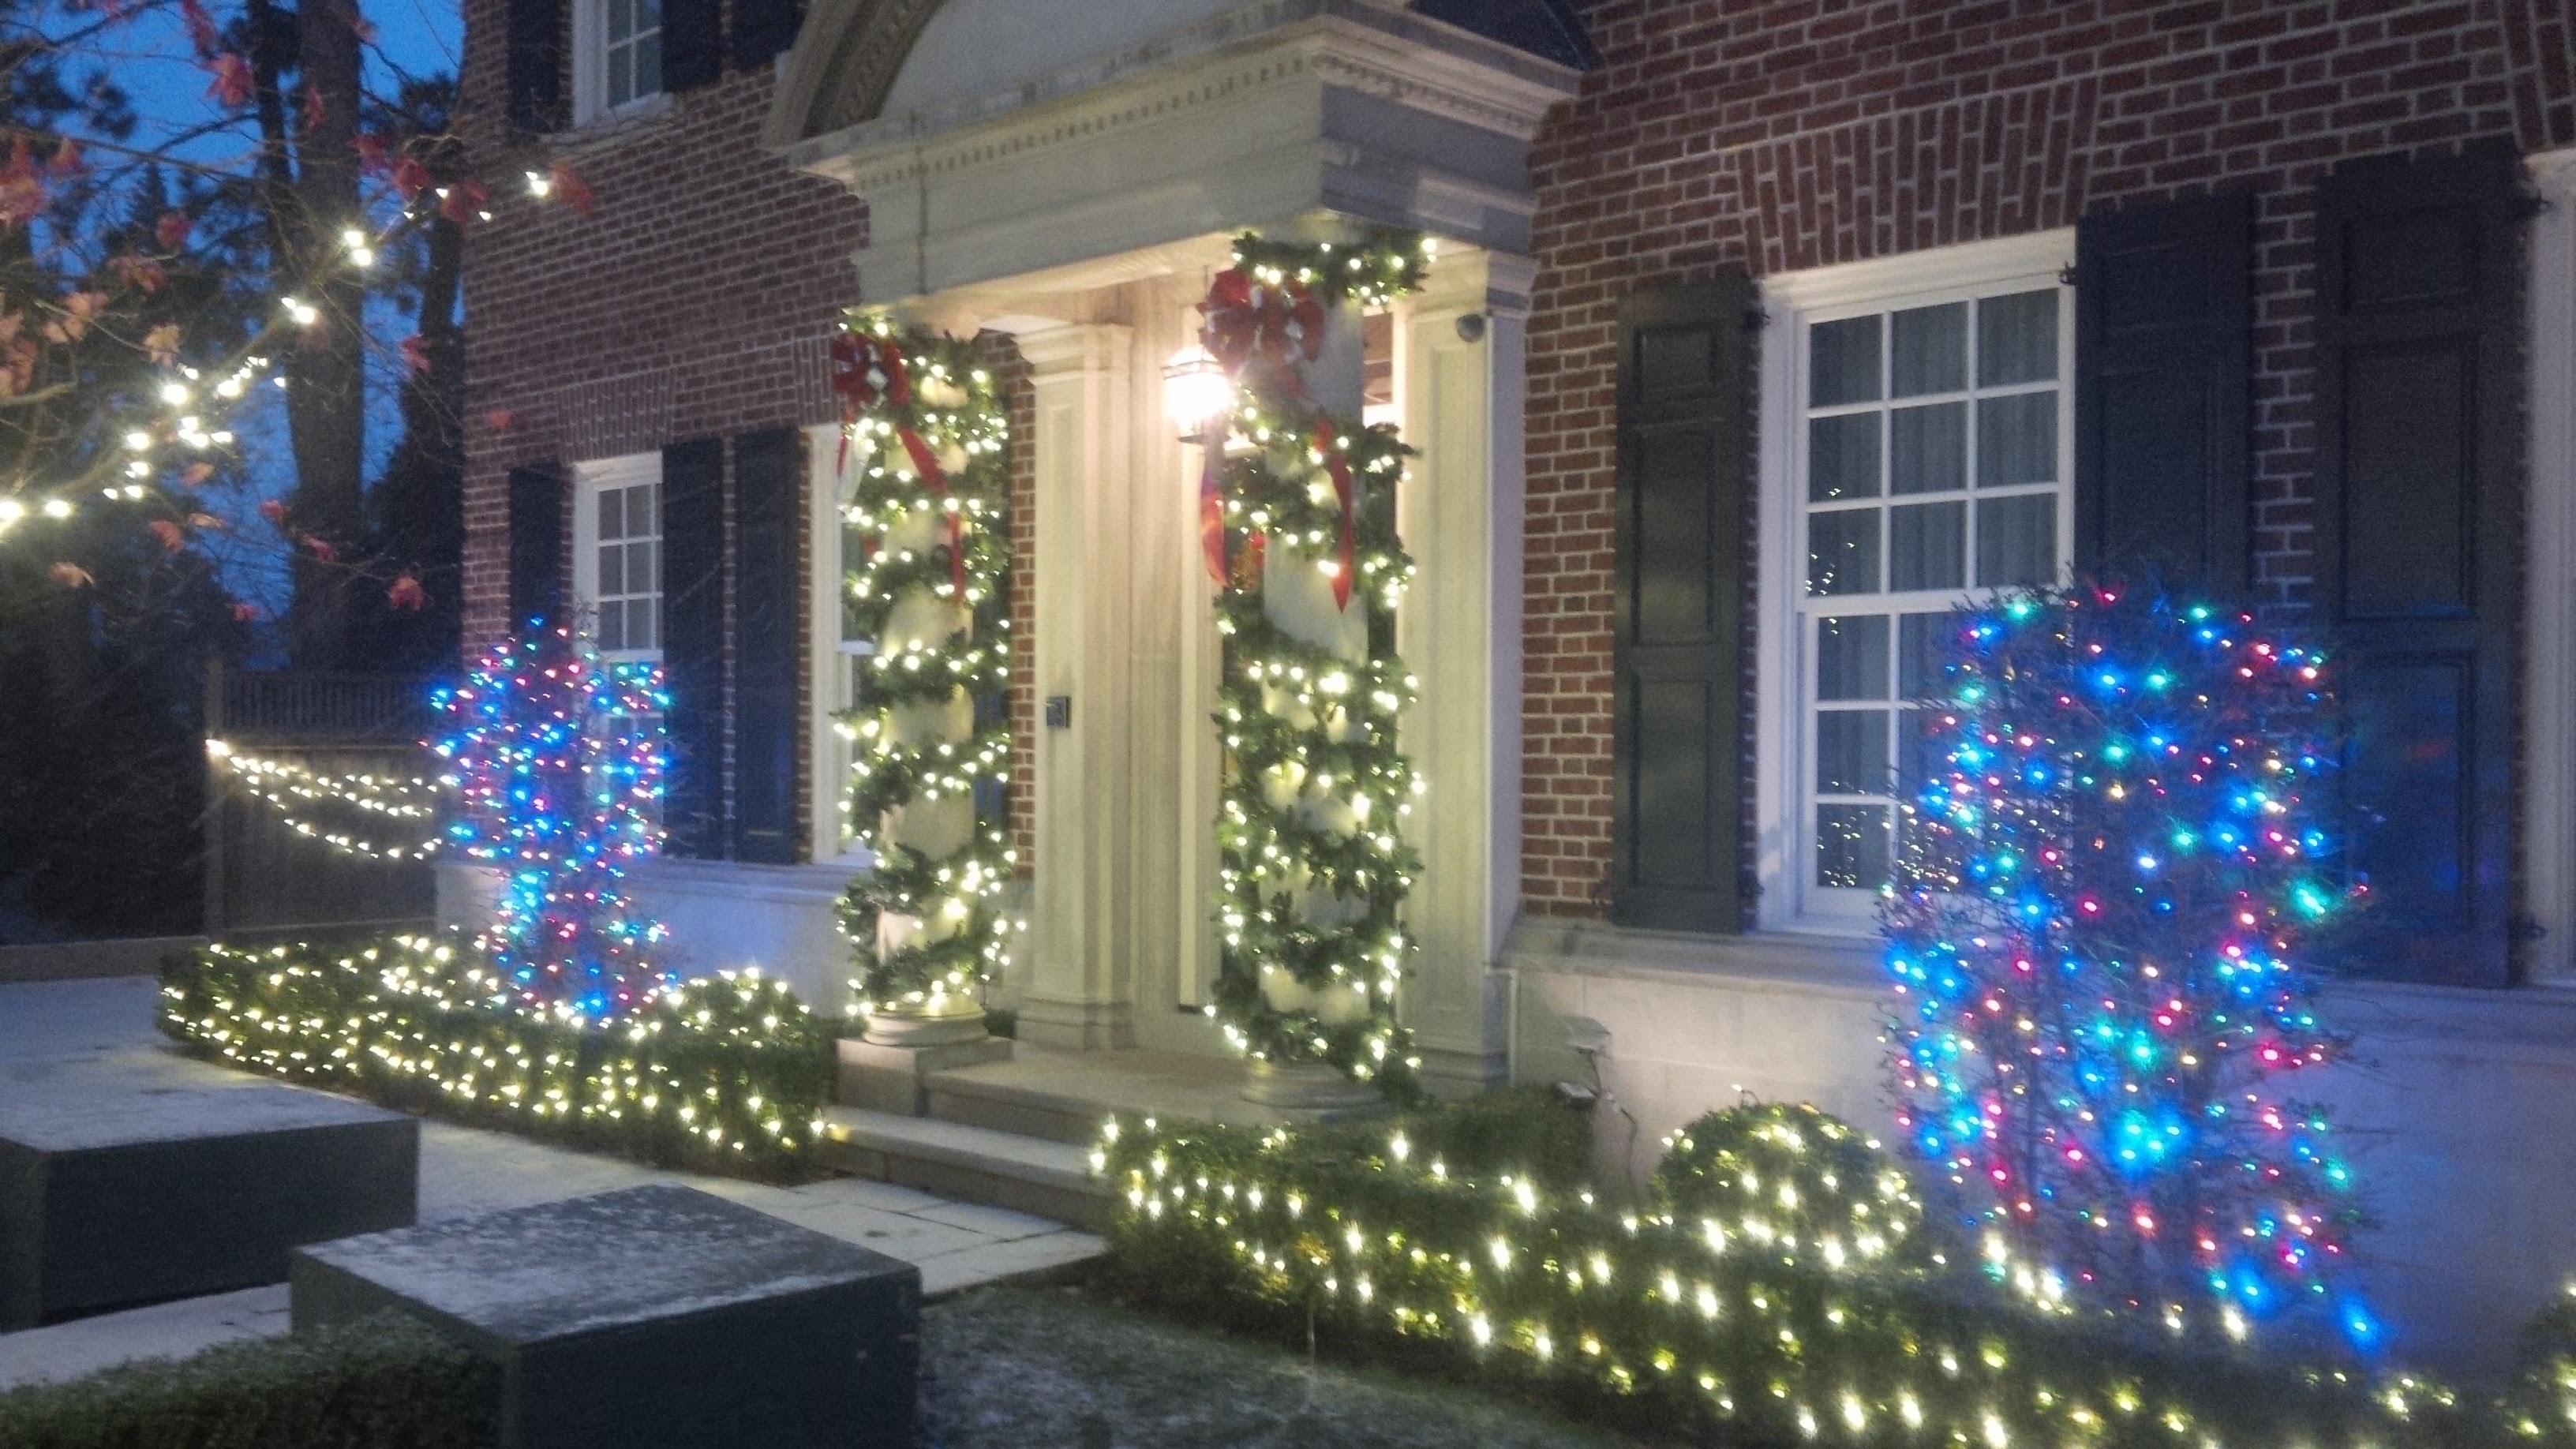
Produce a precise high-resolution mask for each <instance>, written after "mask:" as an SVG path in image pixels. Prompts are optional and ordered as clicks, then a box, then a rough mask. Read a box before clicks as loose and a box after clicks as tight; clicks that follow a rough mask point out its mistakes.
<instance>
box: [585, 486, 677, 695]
mask: <svg viewBox="0 0 2576 1449" xmlns="http://www.w3.org/2000/svg"><path fill="white" fill-rule="evenodd" d="M573 479H574V484H575V492H574V495H573V510H572V592H573V600H574V603H575V605H576V608H577V610H578V613H579V616H580V618H581V629H582V632H583V633H584V634H586V635H588V636H590V637H591V638H592V639H594V640H595V639H597V638H598V628H599V623H598V612H597V611H598V608H599V495H600V494H602V493H603V492H606V491H607V490H609V489H612V488H633V487H636V486H638V485H642V484H653V485H656V486H658V485H659V484H660V483H661V481H662V455H661V454H659V453H631V454H628V455H627V456H625V457H622V458H602V459H598V460H596V461H593V462H588V463H576V464H574V465H573ZM657 511H658V510H657ZM654 522H655V525H656V527H655V530H654V538H655V540H656V549H655V555H654V561H653V591H654V593H655V594H656V595H660V596H662V597H663V598H664V600H665V605H666V607H665V609H664V611H662V612H661V613H657V614H656V616H655V629H654V647H653V648H651V649H610V650H603V651H601V652H602V653H603V654H604V655H605V656H606V657H607V658H610V659H640V660H645V661H647V662H650V663H655V664H658V663H660V662H661V661H662V650H661V643H662V639H661V631H662V627H663V626H664V625H665V624H666V623H667V603H668V595H667V593H666V592H665V590H666V586H667V584H668V582H669V576H668V558H667V554H666V553H665V551H664V550H663V548H662V547H661V540H662V538H663V534H662V532H661V529H660V527H659V525H660V523H661V520H660V519H659V518H658V517H657V518H656V519H655V520H654ZM620 597H621V598H625V597H633V596H632V595H620Z"/></svg>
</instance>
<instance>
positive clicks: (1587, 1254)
mask: <svg viewBox="0 0 2576 1449" xmlns="http://www.w3.org/2000/svg"><path fill="white" fill-rule="evenodd" d="M1354 1130H1357V1131H1362V1132H1366V1133H1367V1134H1368V1137H1369V1139H1370V1140H1368V1141H1366V1142H1365V1143H1364V1144H1360V1143H1355V1142H1353V1141H1352V1139H1351V1135H1350V1134H1352V1133H1353V1132H1354ZM1431 1135H1436V1129H1435V1131H1433V1132H1426V1130H1425V1128H1424V1127H1423V1126H1422V1125H1421V1124H1420V1123H1419V1122H1418V1121H1416V1122H1412V1123H1403V1124H1397V1125H1394V1126H1386V1125H1381V1126H1379V1127H1377V1128H1375V1129H1352V1128H1349V1127H1338V1128H1334V1129H1331V1130H1330V1131H1329V1132H1327V1133H1325V1134H1323V1137H1325V1138H1338V1145H1337V1146H1333V1147H1330V1148H1326V1147H1323V1146H1322V1145H1321V1142H1320V1141H1307V1140H1304V1139H1305V1137H1306V1136H1307V1132H1306V1131H1305V1130H1303V1129H1300V1130H1291V1129H1282V1128H1269V1129H1263V1128H1252V1127H1229V1126H1214V1125H1206V1124H1157V1123H1153V1122H1151V1121H1150V1120H1139V1119H1135V1118H1121V1119H1118V1120H1115V1121H1113V1122H1112V1123H1110V1124H1109V1125H1108V1126H1107V1127H1106V1128H1105V1129H1104V1135H1103V1140H1102V1142H1101V1144H1100V1146H1099V1148H1098V1150H1097V1152H1096V1154H1095V1158H1094V1161H1095V1163H1096V1164H1097V1165H1098V1166H1099V1167H1100V1168H1101V1169H1102V1170H1103V1171H1104V1172H1106V1173H1107V1174H1108V1176H1109V1178H1110V1180H1111V1183H1112V1186H1113V1187H1114V1188H1115V1189H1116V1190H1117V1191H1118V1192H1119V1193H1120V1194H1121V1197H1122V1203H1121V1206H1120V1209H1119V1212H1118V1215H1117V1217H1116V1219H1115V1220H1114V1221H1113V1224H1112V1226H1111V1230H1110V1235H1109V1237H1110V1245H1111V1260H1112V1265H1113V1266H1114V1267H1115V1268H1117V1269H1120V1270H1121V1276H1122V1278H1123V1279H1125V1280H1126V1281H1127V1282H1129V1283H1130V1284H1132V1285H1135V1286H1136V1287H1137V1288H1138V1289H1140V1290H1141V1291H1144V1292H1146V1293H1148V1294H1158V1295H1168V1296H1169V1297H1170V1298H1171V1299H1172V1301H1174V1302H1181V1303H1188V1304H1190V1305H1191V1306H1192V1307H1194V1308H1196V1307H1204V1306H1205V1305H1207V1304H1208V1303H1211V1302H1215V1303H1222V1304H1228V1305H1232V1306H1234V1307H1237V1308H1243V1309H1251V1310H1256V1311H1258V1310H1266V1311H1268V1312H1269V1313H1270V1314H1271V1316H1272V1318H1273V1319H1274V1321H1276V1322H1278V1323H1279V1324H1280V1325H1281V1326H1283V1327H1288V1328H1290V1331H1294V1327H1293V1326H1294V1325H1297V1324H1300V1323H1301V1322H1302V1324H1304V1325H1307V1326H1309V1327H1308V1331H1310V1332H1313V1333H1315V1334H1318V1335H1324V1334H1334V1335H1339V1336H1342V1337H1345V1338H1347V1339H1349V1340H1352V1341H1355V1342H1357V1343H1358V1344H1360V1345H1362V1346H1366V1345H1369V1344H1372V1343H1374V1344H1377V1345H1384V1346H1393V1345H1394V1344H1395V1342H1396V1341H1399V1340H1400V1341H1405V1342H1407V1343H1409V1344H1410V1345H1412V1346H1413V1347H1414V1349H1415V1350H1416V1352H1415V1354H1414V1355H1413V1356H1415V1357H1420V1356H1421V1353H1422V1352H1424V1351H1428V1352H1430V1353H1431V1354H1432V1356H1433V1357H1434V1358H1435V1360H1438V1361H1442V1362H1446V1363H1449V1364H1451V1365H1453V1366H1455V1367H1458V1368H1461V1369H1467V1370H1471V1371H1474V1372H1478V1373H1482V1374H1485V1375H1490V1376H1494V1377H1498V1378H1501V1379H1505V1380H1512V1381H1519V1382H1522V1383H1528V1384H1538V1385H1544V1386H1549V1387H1553V1388H1562V1389H1567V1390H1572V1391H1574V1392H1576V1393H1577V1394H1579V1395H1580V1394H1591V1395H1608V1396H1613V1397H1615V1398H1616V1399H1618V1400H1621V1401H1624V1402H1625V1404H1626V1406H1627V1408H1628V1410H1629V1411H1630V1412H1631V1413H1633V1414H1635V1415H1638V1416H1640V1417H1641V1418H1642V1419H1643V1420H1644V1421H1645V1422H1646V1423H1648V1424H1649V1425H1651V1426H1653V1427H1654V1428H1655V1429H1656V1430H1657V1431H1658V1432H1668V1433H1672V1434H1676V1435H1696V1434H1700V1433H1704V1432H1707V1431H1708V1430H1710V1429H1711V1427H1712V1426H1713V1425H1718V1424H1723V1425H1726V1426H1728V1428H1727V1431H1726V1432H1727V1436H1728V1442H1736V1441H1737V1439H1738V1438H1739V1437H1740V1438H1741V1439H1742V1440H1743V1441H1745V1442H1752V1443H1778V1444H1784V1445H1786V1444H1806V1443H1817V1442H1824V1443H1835V1444H1862V1445H1879V1444H1884V1445H1891V1446H1892V1445H1917V1446H1930V1445H1956V1446H1963V1449H2006V1446H2018V1445H2047V1446H2061V1445H2076V1446H2129V1445H2138V1446H2148V1445H2152V1446H2156V1449H2293V1446H2297V1449H2464V1446H2474V1445H2490V1444H2506V1443H2512V1444H2540V1445H2549V1446H2570V1445H2576V1373H2571V1372H2570V1365H2571V1358H2570V1355H2571V1344H2576V1336H2571V1330H2576V1308H2571V1309H2570V1310H2568V1311H2567V1312H2565V1313H2564V1314H2562V1315H2560V1317H2561V1318H2564V1319H2565V1320H2566V1322H2564V1323H2560V1322H2557V1321H2556V1320H2545V1321H2544V1323H2543V1324H2541V1325H2535V1329H2534V1335H2535V1337H2534V1339H2533V1347H2532V1350H2531V1352H2530V1354H2529V1359H2528V1366H2527V1367H2526V1369H2525V1371H2524V1373H2523V1375H2522V1377H2521V1378H2520V1379H2519V1380H2518V1381H2517V1384H2516V1387H2515V1389H2514V1390H2513V1392H2512V1393H2511V1394H2510V1395H2508V1397H2507V1398H2506V1399H2505V1400H2502V1401H2498V1402H2474V1401H2470V1400H2467V1399H2464V1398H2463V1397H2462V1396H2461V1395H2459V1394H2456V1393H2454V1392H2452V1391H2451V1390H2449V1389H2447V1388H2445V1387H2443V1386H2441V1385H2439V1384H2437V1383H2433V1382H2430V1381H2427V1380H2424V1379H2421V1378H2416V1377H2410V1376H2403V1375H2398V1374H2394V1373H2375V1372H2372V1371H2370V1370H2367V1369H2363V1368H2360V1367H2358V1366H2353V1365H2345V1366H2342V1367H2332V1366H2327V1367H2302V1366H2289V1365H2284V1364H2282V1363H2279V1362H2277V1361H2274V1360H2270V1359H2266V1358H2262V1357H2258V1356H2257V1355H2255V1354H2254V1353H2252V1352H2251V1351H2248V1350H2244V1349H2236V1348H2232V1347H2223V1348H2217V1349H2200V1348H2197V1347H2187V1346H2183V1345H2177V1344H2170V1343H2160V1342H2156V1341H2151V1340H2146V1339H2142V1338H2140V1337H2137V1336H2134V1335H2132V1334H2129V1333H2125V1332H2120V1331H2114V1330H2112V1329H2110V1328H2107V1327H2104V1326H2102V1325H2101V1324H2099V1323H2097V1322H2096V1321H2094V1320H2089V1319H2084V1318H2081V1317H2079V1316H2077V1315H2076V1314H2075V1313H2074V1312H2073V1310H2072V1309H2070V1308H2067V1307H2065V1306H2064V1305H2063V1304H2062V1303H2061V1304H2059V1305H2057V1306H2056V1307H2055V1308H2053V1309H2052V1308H2050V1307H2049V1306H2048V1305H2047V1304H2046V1303H2045V1302H2044V1301H2043V1302H2042V1303H2040V1304H2039V1305H2038V1306H2033V1305H2032V1304H2031V1303H2029V1302H2028V1301H2027V1300H2015V1299H2014V1298H2012V1297H2010V1296H2008V1295H2007V1293H2006V1292H2005V1291H2003V1290H2000V1289H1998V1288H1996V1287H1995V1286H1994V1285H1993V1284H1992V1283H1990V1282H1989V1280H1988V1276H1987V1274H1985V1273H1984V1272H1981V1271H1978V1269H1979V1268H1980V1267H1981V1266H1982V1265H1981V1264H1972V1263H1968V1262H1964V1261H1962V1260H1961V1256H1960V1254H1959V1253H1958V1252H1957V1251H1955V1249H1953V1250H1949V1251H1945V1250H1944V1245H1942V1244H1939V1243H1932V1242H1927V1241H1926V1240H1925V1237H1926V1233H1927V1232H1928V1229H1927V1227H1926V1226H1925V1224H1924V1220H1923V1214H1922V1209H1921V1206H1920V1203H1919V1201H1918V1200H1917V1199H1916V1198H1915V1196H1914V1193H1913V1191H1912V1189H1911V1186H1910V1184H1909V1182H1908V1180H1907V1179H1906V1177H1905V1174H1904V1173H1903V1171H1902V1170H1901V1169H1900V1168H1898V1166H1897V1165H1896V1163H1895V1161H1894V1159H1892V1158H1889V1157H1887V1156H1885V1155H1883V1154H1881V1153H1879V1152H1878V1151H1877V1150H1876V1149H1875V1148H1874V1147H1872V1146H1871V1145H1869V1144H1868V1143H1867V1142H1866V1141H1865V1140H1864V1139H1863V1138H1862V1137H1861V1136H1860V1135H1859V1134H1858V1133H1856V1132H1854V1131H1853V1129H1851V1128H1850V1127H1848V1126H1847V1125H1845V1124H1843V1123H1840V1122H1837V1121H1835V1120H1834V1119H1832V1118H1830V1117H1828V1116H1826V1115H1825V1114H1823V1113H1821V1112H1818V1111H1816V1110H1815V1109H1813V1108H1804V1107H1776V1106H1761V1107H1748V1108H1739V1109H1737V1110H1735V1111H1731V1112H1724V1113H1715V1114H1711V1115H1710V1116H1708V1117H1706V1118H1703V1119H1701V1120H1700V1121H1699V1122H1697V1123H1694V1124H1692V1125H1691V1126H1690V1127H1689V1128H1687V1129H1685V1130H1684V1131H1683V1132H1682V1133H1679V1134H1676V1137H1675V1139H1674V1140H1673V1142H1672V1144H1671V1145H1672V1150H1671V1152H1670V1153H1669V1154H1668V1156H1667V1157H1666V1159H1665V1160H1664V1163H1663V1166H1662V1168H1661V1169H1660V1170H1659V1171H1658V1172H1657V1174H1656V1176H1655V1178H1654V1181H1653V1184H1652V1186H1651V1187H1650V1189H1649V1193H1648V1196H1647V1200H1646V1201H1645V1202H1644V1203H1642V1204H1640V1205H1639V1206H1638V1207H1637V1208H1636V1209H1635V1210H1629V1211H1622V1210H1619V1209H1618V1208H1615V1207H1613V1206H1611V1205H1610V1204H1607V1203H1604V1202H1601V1201H1598V1200H1596V1199H1595V1197H1594V1195H1593V1194H1592V1193H1590V1192H1589V1191H1584V1190H1581V1189H1575V1190H1572V1191H1569V1190H1567V1189H1566V1188H1565V1187H1563V1186H1561V1185H1557V1184H1556V1183H1552V1182H1549V1181H1546V1180H1542V1175H1541V1174H1540V1173H1539V1172H1537V1171H1535V1170H1533V1169H1532V1168H1530V1167H1528V1166H1516V1165H1514V1164H1512V1163H1510V1162H1509V1161H1506V1160H1493V1159H1488V1160H1482V1161H1478V1162H1476V1163H1474V1164H1472V1165H1467V1164H1462V1163H1461V1162H1460V1161H1459V1160H1457V1159H1455V1158H1451V1159H1446V1160H1444V1159H1442V1158H1440V1157H1438V1156H1437V1155H1435V1154H1428V1153H1426V1152H1424V1151H1423V1150H1422V1146H1421V1142H1422V1139H1424V1138H1425V1137H1427V1136H1431ZM2562 1380H2564V1381H2563V1382H2562Z"/></svg>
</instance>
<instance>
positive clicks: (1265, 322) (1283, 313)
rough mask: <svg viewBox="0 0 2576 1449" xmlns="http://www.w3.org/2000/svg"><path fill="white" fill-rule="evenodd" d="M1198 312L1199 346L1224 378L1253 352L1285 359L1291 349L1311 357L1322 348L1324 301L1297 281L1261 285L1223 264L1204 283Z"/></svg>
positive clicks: (1280, 360)
mask: <svg viewBox="0 0 2576 1449" xmlns="http://www.w3.org/2000/svg"><path fill="white" fill-rule="evenodd" d="M1199 315H1200V317H1202V318H1203V319H1205V320H1204V321H1202V322H1201V323H1200V325H1199V345H1200V346H1203V347H1205V348H1206V349H1207V350H1208V352H1209V354H1210V355H1211V356H1213V357H1215V358H1216V360H1217V365H1218V366H1220V367H1222V368H1224V369H1225V371H1226V375H1227V376H1228V377H1232V376H1235V375H1236V374H1238V373H1240V372H1242V371H1243V367H1244V364H1245V363H1247V362H1250V361H1251V360H1252V359H1253V358H1255V357H1260V358H1264V359H1267V360H1268V361H1271V362H1286V361H1288V360H1289V355H1290V354H1291V353H1292V352H1293V353H1297V354H1300V355H1302V356H1303V357H1304V359H1305V360H1306V361H1308V362H1312V361H1314V360H1315V357H1316V355H1317V354H1318V353H1320V352H1322V351H1323V348H1324V304H1323V303H1321V302H1318V301H1316V300H1315V294H1314V293H1312V292H1310V291H1308V290H1307V289H1306V286H1305V284H1304V283H1302V282H1283V283H1281V284H1279V285H1278V286H1275V287H1274V286H1266V285H1263V284H1262V283H1259V282H1256V281H1254V280H1253V279H1252V278H1251V277H1250V276H1248V275H1246V274H1245V273H1244V272H1243V271H1242V270H1241V269H1240V268H1236V267H1228V268H1226V269H1225V270H1224V271H1222V272H1219V273H1217V274H1216V279H1215V280H1214V281H1212V282H1210V283H1209V284H1208V294H1207V300H1206V301H1204V302H1201V303H1199Z"/></svg>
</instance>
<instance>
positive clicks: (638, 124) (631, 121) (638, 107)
mask: <svg viewBox="0 0 2576 1449" xmlns="http://www.w3.org/2000/svg"><path fill="white" fill-rule="evenodd" d="M670 109H671V93H670V92H668V91H655V92H654V93H653V94H651V95H649V96H644V97H642V98H640V99H637V100H633V101H629V102H627V103H626V104H625V105H623V106H620V107H618V108H617V109H616V110H613V111H602V112H600V113H599V114H597V115H595V116H590V117H587V118H585V119H583V120H579V121H575V122H573V123H572V124H571V125H570V126H567V127H565V128H564V129H563V130H560V131H556V132H554V133H552V134H550V135H548V136H547V137H546V145H547V146H548V147H549V148H550V149H552V150H556V151H586V150H591V149H594V148H597V147H600V146H605V145H610V144H613V143H615V142H617V141H620V140H623V139H625V138H626V137H628V136H630V135H633V134H635V133H637V132H639V131H642V130H644V129H646V128H647V127H649V126H650V125H651V124H652V123H653V122H654V121H655V120H657V119H659V118H660V117H661V116H662V115H663V114H664V113H666V112H668V111H669V110H670Z"/></svg>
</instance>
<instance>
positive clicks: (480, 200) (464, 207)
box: [438, 181, 492, 226]
mask: <svg viewBox="0 0 2576 1449" xmlns="http://www.w3.org/2000/svg"><path fill="white" fill-rule="evenodd" d="M491 200H492V195H491V193H490V192H487V191H485V190H484V189H483V183H481V182H479V181H459V182H457V183H456V184H455V185H453V186H450V187H449V188H447V198H446V199H445V200H443V201H441V202H440V203H439V204H438V214H439V215H440V216H443V217H446V218H447V219H448V220H449V221H452V222H454V223H456V224H457V225H458V226H464V225H466V224H468V223H469V222H472V221H474V220H476V219H477V218H479V217H481V216H482V214H483V208H484V207H485V206H487V205H489V204H490V203H491Z"/></svg>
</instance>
